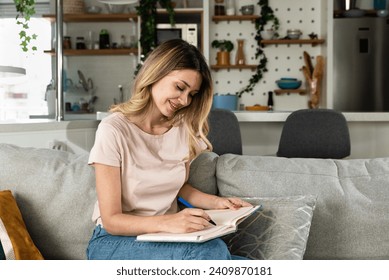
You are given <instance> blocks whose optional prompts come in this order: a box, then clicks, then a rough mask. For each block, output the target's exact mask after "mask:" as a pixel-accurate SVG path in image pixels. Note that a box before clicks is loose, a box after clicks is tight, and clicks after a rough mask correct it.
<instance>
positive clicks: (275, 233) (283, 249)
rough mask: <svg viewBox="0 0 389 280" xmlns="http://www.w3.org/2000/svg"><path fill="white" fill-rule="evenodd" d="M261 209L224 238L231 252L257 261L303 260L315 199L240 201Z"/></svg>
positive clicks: (290, 198) (255, 199)
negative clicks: (259, 206) (260, 206)
mask: <svg viewBox="0 0 389 280" xmlns="http://www.w3.org/2000/svg"><path fill="white" fill-rule="evenodd" d="M243 199H244V200H246V201H248V202H250V203H251V204H253V205H262V209H261V210H259V211H257V212H256V213H254V214H253V215H251V216H250V217H248V218H247V219H246V220H244V221H243V222H242V223H241V224H239V226H238V231H237V232H236V233H234V234H231V235H228V236H226V237H224V238H223V239H224V241H226V243H227V246H228V247H229V249H230V252H231V253H232V254H234V255H239V256H244V257H248V258H251V259H257V260H302V259H303V257H304V253H305V249H306V246H307V241H308V236H309V229H310V227H311V221H312V216H313V211H314V209H315V204H316V197H314V196H312V195H308V196H293V197H262V198H261V197H259V198H254V197H251V198H243Z"/></svg>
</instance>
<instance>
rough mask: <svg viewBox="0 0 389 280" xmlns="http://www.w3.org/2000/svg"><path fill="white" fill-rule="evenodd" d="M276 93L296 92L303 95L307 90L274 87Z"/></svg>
mask: <svg viewBox="0 0 389 280" xmlns="http://www.w3.org/2000/svg"><path fill="white" fill-rule="evenodd" d="M274 93H275V94H276V95H281V94H289V93H298V94H300V95H305V94H306V93H307V92H306V90H305V89H276V90H274Z"/></svg>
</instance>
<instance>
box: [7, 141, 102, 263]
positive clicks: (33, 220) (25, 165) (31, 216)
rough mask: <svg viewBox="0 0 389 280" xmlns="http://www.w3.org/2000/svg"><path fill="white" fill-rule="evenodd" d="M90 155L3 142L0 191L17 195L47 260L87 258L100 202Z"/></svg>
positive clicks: (21, 209) (30, 228)
mask: <svg viewBox="0 0 389 280" xmlns="http://www.w3.org/2000/svg"><path fill="white" fill-rule="evenodd" d="M87 160H88V155H87V154H85V155H75V154H72V153H69V152H64V151H58V150H50V149H36V148H21V147H17V146H13V145H9V144H0V166H1V168H0V189H9V190H11V191H12V193H13V194H14V196H15V199H16V201H17V204H18V206H19V208H20V211H21V213H22V215H23V218H24V222H25V224H26V227H27V229H28V231H29V233H30V235H31V238H32V240H34V242H35V245H36V246H37V247H38V249H39V250H40V252H41V253H42V255H43V257H44V258H45V259H85V258H86V253H85V250H86V247H87V245H88V241H89V239H90V236H91V235H92V232H93V228H94V224H93V222H92V220H91V216H92V211H93V206H94V203H95V201H96V193H95V177H94V170H93V167H91V166H89V165H88V164H87Z"/></svg>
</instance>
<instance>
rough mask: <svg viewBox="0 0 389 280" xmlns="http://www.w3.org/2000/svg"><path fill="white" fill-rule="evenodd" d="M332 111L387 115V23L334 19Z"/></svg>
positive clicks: (384, 21) (388, 48)
mask: <svg viewBox="0 0 389 280" xmlns="http://www.w3.org/2000/svg"><path fill="white" fill-rule="evenodd" d="M333 54H334V55H333V59H334V60H333V61H334V69H333V75H334V76H333V81H334V83H333V94H334V95H333V96H334V109H335V110H339V111H343V112H353V111H357V112H384V111H389V19H388V18H380V17H360V18H336V19H334V46H333Z"/></svg>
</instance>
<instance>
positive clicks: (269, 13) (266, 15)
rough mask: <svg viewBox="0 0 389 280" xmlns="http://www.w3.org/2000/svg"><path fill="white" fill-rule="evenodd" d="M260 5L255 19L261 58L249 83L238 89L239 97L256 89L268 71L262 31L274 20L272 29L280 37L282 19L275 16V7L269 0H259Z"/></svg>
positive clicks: (258, 56)
mask: <svg viewBox="0 0 389 280" xmlns="http://www.w3.org/2000/svg"><path fill="white" fill-rule="evenodd" d="M257 4H258V6H259V7H260V9H261V13H260V17H259V18H257V19H256V20H255V29H256V34H255V40H256V41H257V44H258V47H257V51H256V53H255V58H256V59H259V64H258V66H257V68H256V71H255V73H254V74H253V75H252V76H251V78H250V80H249V84H248V85H247V86H246V87H245V88H243V89H241V90H240V91H238V92H237V93H236V94H237V95H238V96H239V97H242V94H244V93H250V92H252V91H253V90H254V87H255V85H256V84H257V83H258V82H259V81H260V80H261V79H262V78H263V75H264V73H265V72H267V71H268V70H267V57H266V55H265V52H264V51H263V46H262V44H261V41H262V36H261V31H263V30H264V29H265V27H266V26H267V25H268V24H269V23H271V22H272V29H273V30H274V36H275V37H278V36H279V34H278V30H279V28H280V21H279V20H278V18H277V17H276V16H275V14H274V11H273V9H272V8H271V7H270V6H269V1H268V0H259V1H258V3H257Z"/></svg>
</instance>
